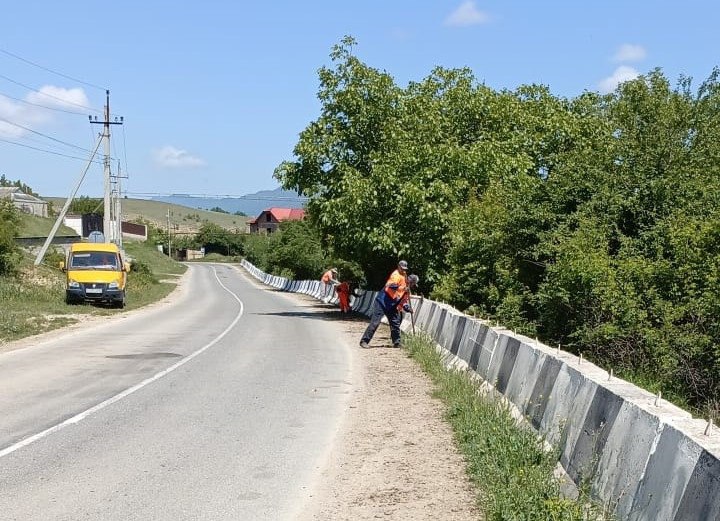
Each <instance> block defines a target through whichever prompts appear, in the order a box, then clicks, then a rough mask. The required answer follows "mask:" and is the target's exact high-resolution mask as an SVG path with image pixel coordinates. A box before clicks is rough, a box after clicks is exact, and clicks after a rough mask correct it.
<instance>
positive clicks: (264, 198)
mask: <svg viewBox="0 0 720 521" xmlns="http://www.w3.org/2000/svg"><path fill="white" fill-rule="evenodd" d="M125 194H126V195H135V196H145V197H148V196H151V197H206V198H208V199H226V198H228V199H243V200H249V201H307V200H308V199H309V198H308V197H302V196H298V197H282V196H278V197H272V196H261V195H259V196H249V195H233V194H171V193H161V192H125Z"/></svg>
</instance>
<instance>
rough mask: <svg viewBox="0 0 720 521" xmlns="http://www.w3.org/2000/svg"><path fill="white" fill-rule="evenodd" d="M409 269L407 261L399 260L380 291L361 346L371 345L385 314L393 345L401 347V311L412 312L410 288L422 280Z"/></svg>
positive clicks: (361, 340)
mask: <svg viewBox="0 0 720 521" xmlns="http://www.w3.org/2000/svg"><path fill="white" fill-rule="evenodd" d="M407 271H408V263H407V261H404V260H401V261H400V262H398V267H397V269H396V270H395V271H393V272H392V273H391V274H390V277H388V279H387V282H386V283H385V286H384V287H383V289H382V291H380V292H378V295H377V297H376V298H375V304H374V306H373V311H372V315H370V323H369V324H368V327H367V329H365V333H363V336H362V338H361V339H360V347H362V348H368V347H370V346H369V343H370V340H372V337H373V335H374V334H375V331H376V330H377V328H378V326H379V325H380V321H381V320H382V317H383V315H384V316H386V317H387V319H388V323H389V324H390V338H391V339H392V343H393V347H400V322H402V314H401V313H402V311H406V312H408V313H412V307H411V306H410V288H414V287H415V286H417V284H418V283H419V282H420V279H419V278H418V276H417V275H410V276H408V274H407Z"/></svg>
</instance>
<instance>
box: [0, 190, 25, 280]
mask: <svg viewBox="0 0 720 521" xmlns="http://www.w3.org/2000/svg"><path fill="white" fill-rule="evenodd" d="M19 226H20V215H19V213H18V211H17V210H16V209H15V207H14V206H13V204H12V203H11V202H10V200H8V199H0V275H5V274H10V273H13V272H15V270H16V269H17V266H18V263H19V261H20V251H19V249H18V247H17V245H16V244H15V236H16V235H17V233H18V230H19Z"/></svg>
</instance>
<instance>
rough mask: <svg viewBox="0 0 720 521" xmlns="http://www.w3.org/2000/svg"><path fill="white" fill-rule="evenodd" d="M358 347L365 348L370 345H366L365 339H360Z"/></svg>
mask: <svg viewBox="0 0 720 521" xmlns="http://www.w3.org/2000/svg"><path fill="white" fill-rule="evenodd" d="M360 347H362V348H363V349H367V348H368V347H370V346H369V345H368V343H367V342H365V340H361V341H360Z"/></svg>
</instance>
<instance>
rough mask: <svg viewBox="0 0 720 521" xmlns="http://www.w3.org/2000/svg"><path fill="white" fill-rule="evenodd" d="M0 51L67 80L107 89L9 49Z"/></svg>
mask: <svg viewBox="0 0 720 521" xmlns="http://www.w3.org/2000/svg"><path fill="white" fill-rule="evenodd" d="M0 52H1V53H3V54H7V55H8V56H12V57H13V58H15V59H16V60H20V61H22V62H25V63H27V64H29V65H32V66H34V67H37V68H38V69H42V70H44V71H47V72H51V73H53V74H57V75H58V76H62V77H63V78H66V79H68V80H72V81H74V82H76V83H82V84H83V85H87V86H88V87H93V88H95V89H99V90H107V89H105V88H104V87H100V86H99V85H95V84H94V83H89V82H87V81H83V80H79V79H77V78H73V77H72V76H68V75H67V74H63V73H62V72H58V71H55V70H53V69H50V68H48V67H43V66H42V65H39V64H37V63H35V62H31V61H30V60H26V59H25V58H23V57H22V56H18V55H17V54H14V53H11V52H10V51H6V50H5V49H0Z"/></svg>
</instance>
